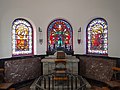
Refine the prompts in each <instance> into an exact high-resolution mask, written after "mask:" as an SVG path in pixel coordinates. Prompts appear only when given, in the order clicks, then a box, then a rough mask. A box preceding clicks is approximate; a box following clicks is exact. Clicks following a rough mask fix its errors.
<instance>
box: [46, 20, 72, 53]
mask: <svg viewBox="0 0 120 90" xmlns="http://www.w3.org/2000/svg"><path fill="white" fill-rule="evenodd" d="M58 50H63V51H64V52H66V53H67V54H68V53H69V54H72V52H73V29H72V26H71V25H70V23H69V22H67V21H66V20H64V19H55V20H53V21H52V22H51V23H50V24H49V26H48V28H47V52H50V53H52V54H54V52H56V51H58Z"/></svg>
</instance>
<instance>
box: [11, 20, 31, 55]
mask: <svg viewBox="0 0 120 90" xmlns="http://www.w3.org/2000/svg"><path fill="white" fill-rule="evenodd" d="M12 55H13V56H17V55H19V56H28V55H33V27H32V25H31V24H30V22H28V21H27V20H26V19H23V18H18V19H15V20H14V21H13V23H12Z"/></svg>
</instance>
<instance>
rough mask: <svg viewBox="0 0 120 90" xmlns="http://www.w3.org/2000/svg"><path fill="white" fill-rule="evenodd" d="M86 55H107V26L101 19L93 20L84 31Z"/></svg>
mask: <svg viewBox="0 0 120 90" xmlns="http://www.w3.org/2000/svg"><path fill="white" fill-rule="evenodd" d="M86 53H87V54H96V55H108V24H107V22H106V20H105V19H103V18H95V19H93V20H91V21H90V22H89V24H88V25H87V29H86Z"/></svg>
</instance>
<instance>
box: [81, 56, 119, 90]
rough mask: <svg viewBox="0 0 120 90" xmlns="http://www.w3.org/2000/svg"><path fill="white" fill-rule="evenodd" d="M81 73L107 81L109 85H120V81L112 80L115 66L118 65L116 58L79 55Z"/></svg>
mask: <svg viewBox="0 0 120 90" xmlns="http://www.w3.org/2000/svg"><path fill="white" fill-rule="evenodd" d="M79 59H80V65H79V66H80V67H79V68H80V75H82V76H84V77H86V78H89V79H93V80H96V81H100V82H103V83H105V84H106V85H107V86H108V87H111V88H115V87H120V83H119V82H117V81H115V80H112V76H113V74H114V71H113V67H116V60H112V59H106V58H101V57H99V58H98V57H87V56H79Z"/></svg>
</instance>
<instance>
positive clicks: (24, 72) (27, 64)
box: [4, 57, 41, 83]
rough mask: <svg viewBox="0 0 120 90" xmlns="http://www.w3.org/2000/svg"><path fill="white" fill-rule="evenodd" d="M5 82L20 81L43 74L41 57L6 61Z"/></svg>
mask: <svg viewBox="0 0 120 90" xmlns="http://www.w3.org/2000/svg"><path fill="white" fill-rule="evenodd" d="M4 68H5V77H4V79H5V82H13V83H19V82H22V81H26V80H30V79H35V78H37V77H39V76H40V75H41V58H38V57H37V58H25V59H18V60H9V61H5V63H4Z"/></svg>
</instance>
